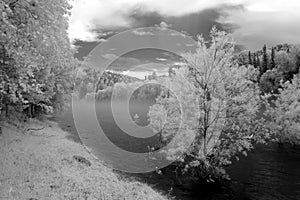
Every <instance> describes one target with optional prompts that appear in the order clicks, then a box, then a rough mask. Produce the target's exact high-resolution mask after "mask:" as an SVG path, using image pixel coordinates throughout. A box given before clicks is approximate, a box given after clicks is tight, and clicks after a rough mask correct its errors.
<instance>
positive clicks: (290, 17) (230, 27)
mask: <svg viewBox="0 0 300 200" xmlns="http://www.w3.org/2000/svg"><path fill="white" fill-rule="evenodd" d="M72 5H73V8H72V10H71V16H70V20H69V31H68V33H69V37H70V39H71V41H72V43H73V44H74V45H75V46H77V47H78V53H77V55H76V56H77V57H78V58H82V57H84V56H86V55H87V54H88V53H89V52H90V51H91V50H92V49H93V48H94V47H95V46H97V45H98V44H100V43H104V42H105V41H107V39H108V38H110V37H111V36H113V35H115V34H117V33H120V32H122V31H125V30H130V29H133V28H138V27H151V26H155V25H163V26H165V27H167V28H170V29H173V30H176V31H179V32H184V33H185V34H187V35H190V36H192V37H195V36H197V35H203V37H204V38H206V39H208V34H209V31H210V29H211V28H212V26H214V25H215V26H217V28H219V29H221V30H225V31H228V32H231V33H232V34H233V37H234V38H235V40H236V42H237V44H239V45H241V46H243V48H245V49H249V50H258V49H261V47H262V46H263V45H264V44H267V46H272V45H276V44H282V43H291V44H295V43H297V44H298V43H300V37H299V35H300V12H299V10H300V1H299V0H288V1H287V0H188V1H187V0H73V1H72ZM135 34H136V35H140V36H141V35H145V33H143V32H141V31H140V32H136V33H135ZM148 53H149V52H148ZM140 55H141V53H140ZM133 57H134V56H133ZM157 58H159V56H158V57H157ZM157 61H159V60H157ZM143 64H144V63H143Z"/></svg>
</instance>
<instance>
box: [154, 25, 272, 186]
mask: <svg viewBox="0 0 300 200" xmlns="http://www.w3.org/2000/svg"><path fill="white" fill-rule="evenodd" d="M233 51H234V42H233V40H232V38H231V37H230V35H227V34H226V33H225V32H220V31H217V30H216V29H213V30H212V31H211V42H210V43H209V45H208V44H207V43H206V42H205V41H204V40H203V38H201V37H199V38H198V47H197V51H196V52H195V53H186V54H183V55H182V56H183V57H184V58H185V59H186V60H187V61H188V67H181V68H180V69H178V70H176V72H175V75H174V76H173V77H172V78H170V79H167V80H166V84H167V85H169V86H170V88H171V91H172V93H171V94H170V95H169V96H167V95H162V96H161V97H160V98H158V99H157V104H155V105H154V106H153V107H152V108H151V109H150V111H149V116H150V119H151V120H150V124H151V126H152V127H153V129H154V130H155V131H158V132H160V134H161V136H162V137H161V138H162V139H163V142H165V143H168V142H169V146H168V148H167V150H165V151H164V153H165V154H166V156H167V158H168V159H172V160H176V161H177V164H178V166H179V167H182V169H183V171H184V172H190V173H191V174H192V175H193V176H194V177H198V178H199V177H200V178H205V179H208V180H210V179H211V178H212V177H218V178H224V177H226V172H225V170H224V168H223V167H224V166H226V165H228V164H230V163H231V158H232V157H233V156H236V155H238V153H241V152H242V153H244V154H245V155H246V152H247V151H248V150H250V149H251V148H252V147H253V144H254V143H256V142H264V141H265V139H266V138H268V136H269V134H268V132H267V130H266V129H265V127H264V120H263V119H258V118H257V112H258V111H259V108H260V105H261V100H260V96H259V87H258V85H257V80H256V79H257V77H258V73H259V72H257V70H256V69H255V68H254V67H252V66H247V67H246V66H237V65H234V64H233V63H232V56H233ZM178 124H180V126H177V125H178Z"/></svg>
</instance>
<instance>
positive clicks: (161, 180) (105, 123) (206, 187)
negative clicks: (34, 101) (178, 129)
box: [58, 103, 300, 200]
mask: <svg viewBox="0 0 300 200" xmlns="http://www.w3.org/2000/svg"><path fill="white" fill-rule="evenodd" d="M149 105H150V104H147V103H146V104H145V105H136V106H130V114H131V115H132V116H134V115H135V114H138V115H139V117H140V118H139V125H141V126H144V125H146V124H147V122H146V121H147V115H146V114H147V110H148V107H149ZM108 108H109V106H108V104H104V103H102V104H101V103H99V104H96V110H97V111H96V113H97V116H98V120H99V121H100V123H101V127H102V128H103V129H105V130H106V131H107V132H109V138H110V140H111V141H113V142H114V143H116V144H118V146H120V147H122V148H124V149H126V150H128V151H135V152H144V151H146V150H147V146H148V145H149V144H151V143H152V144H153V143H155V142H156V141H157V138H155V137H152V138H151V139H149V140H143V141H142V142H141V141H136V140H135V139H134V138H128V137H126V136H124V134H122V133H120V129H119V128H118V127H117V125H116V124H115V122H114V120H113V118H112V114H111V112H110V111H109V109H108ZM84 112H85V109H84V104H83V105H82V113H83V114H84ZM86 120H87V122H88V120H89V119H86ZM58 121H59V124H60V126H61V127H62V128H63V129H64V130H67V131H69V132H70V133H71V135H70V136H69V138H70V139H73V140H75V141H76V142H80V139H79V138H78V134H77V131H76V128H75V125H74V121H73V115H72V111H71V110H68V111H67V112H66V113H65V114H64V115H62V116H61V117H59V118H58ZM86 129H87V130H86V131H92V130H93V127H87V128H86ZM133 144H134V145H133ZM90 148H92V149H93V148H97V146H94V147H90ZM116 156H118V155H116ZM227 172H228V173H229V175H230V177H231V181H229V182H227V183H225V184H224V185H223V186H222V187H221V186H219V185H218V186H215V185H213V184H194V183H192V182H191V183H190V182H189V181H184V182H183V183H179V181H178V179H176V178H174V177H175V173H174V170H173V169H172V167H167V168H165V169H163V170H162V175H161V174H157V173H148V174H138V175H136V174H134V175H132V174H130V175H129V176H135V177H136V178H138V179H140V180H141V181H143V182H146V183H148V184H150V185H152V186H153V187H154V188H156V189H158V190H160V191H162V192H163V193H164V194H170V195H171V196H176V199H186V200H194V199H209V200H213V199H245V200H300V147H286V146H280V145H278V144H271V145H268V146H266V145H258V146H257V147H256V148H255V150H253V151H252V152H250V153H249V154H248V156H247V157H244V156H241V157H240V160H239V161H238V162H237V161H235V162H234V163H233V164H232V165H231V166H229V167H227ZM125 175H128V174H125ZM185 178H186V177H185Z"/></svg>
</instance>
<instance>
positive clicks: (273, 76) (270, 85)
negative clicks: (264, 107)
mask: <svg viewBox="0 0 300 200" xmlns="http://www.w3.org/2000/svg"><path fill="white" fill-rule="evenodd" d="M281 80H282V73H280V72H278V70H277V69H273V70H268V71H267V72H266V73H264V74H263V75H262V76H261V77H260V81H259V85H260V89H261V91H262V93H264V94H267V93H271V94H274V93H275V94H276V93H278V90H279V87H280V82H281Z"/></svg>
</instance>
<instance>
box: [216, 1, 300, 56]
mask: <svg viewBox="0 0 300 200" xmlns="http://www.w3.org/2000/svg"><path fill="white" fill-rule="evenodd" d="M299 10H300V1H298V0H297V1H296V0H291V1H286V0H263V1H261V0H252V1H249V2H246V10H244V11H241V10H240V11H231V12H230V13H228V14H229V17H226V18H223V19H220V21H221V22H229V23H234V24H236V25H237V26H238V27H239V28H238V29H237V30H235V31H234V33H233V37H234V38H235V40H236V41H237V42H238V43H240V44H244V45H246V46H247V47H248V48H250V49H252V50H256V49H258V48H261V47H262V45H263V44H267V45H268V46H272V45H275V44H278V43H300V38H299V35H300V27H299V26H298V24H299V22H300V12H299Z"/></svg>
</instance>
